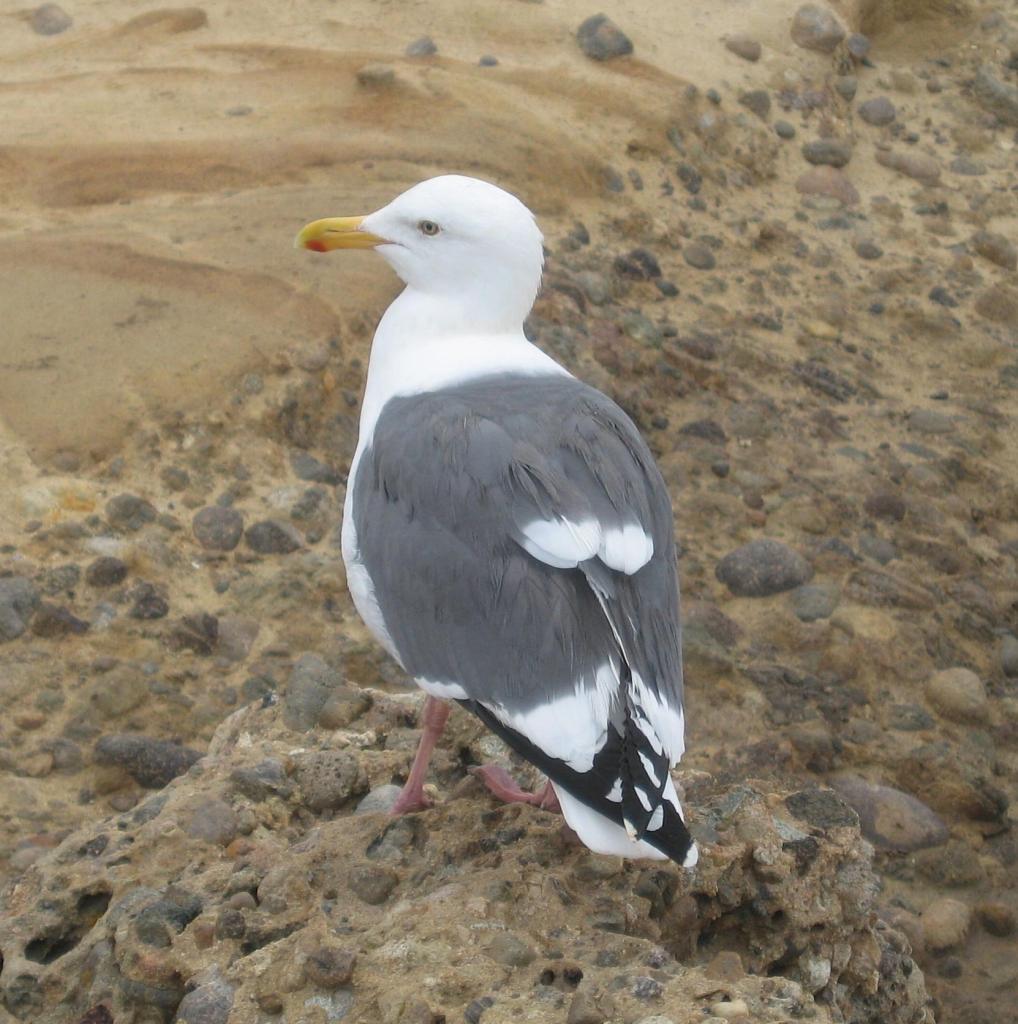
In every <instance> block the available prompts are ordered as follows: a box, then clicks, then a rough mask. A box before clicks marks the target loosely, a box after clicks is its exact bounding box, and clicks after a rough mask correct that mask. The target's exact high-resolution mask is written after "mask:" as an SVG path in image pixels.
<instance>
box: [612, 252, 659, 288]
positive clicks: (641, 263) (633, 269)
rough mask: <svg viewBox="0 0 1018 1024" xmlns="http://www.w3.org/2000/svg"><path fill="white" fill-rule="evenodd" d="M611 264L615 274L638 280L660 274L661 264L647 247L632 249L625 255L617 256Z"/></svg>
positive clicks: (648, 279) (646, 279) (648, 278)
mask: <svg viewBox="0 0 1018 1024" xmlns="http://www.w3.org/2000/svg"><path fill="white" fill-rule="evenodd" d="M613 266H614V269H615V272H616V273H617V274H621V275H622V276H623V277H629V278H633V279H634V280H638V281H650V280H651V279H652V278H656V277H660V276H661V264H659V263H658V261H657V257H656V256H655V255H654V254H653V253H652V252H650V251H649V250H647V249H633V250H631V251H630V252H629V253H628V255H626V256H618V257H616V259H615V262H614V264H613Z"/></svg>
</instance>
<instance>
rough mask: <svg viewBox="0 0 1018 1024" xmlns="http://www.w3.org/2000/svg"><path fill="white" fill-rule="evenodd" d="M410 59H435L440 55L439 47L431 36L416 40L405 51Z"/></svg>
mask: <svg viewBox="0 0 1018 1024" xmlns="http://www.w3.org/2000/svg"><path fill="white" fill-rule="evenodd" d="M404 52H405V53H406V55H407V56H408V57H433V56H434V55H435V54H436V53H438V46H437V45H436V44H435V40H434V39H432V38H431V36H421V38H420V39H415V40H414V41H413V42H412V43H411V44H410V45H409V46H408V47H407V48H406V50H405V51H404Z"/></svg>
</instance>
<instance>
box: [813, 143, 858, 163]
mask: <svg viewBox="0 0 1018 1024" xmlns="http://www.w3.org/2000/svg"><path fill="white" fill-rule="evenodd" d="M802 155H803V156H804V157H805V158H806V160H807V161H808V162H809V163H811V164H821V165H824V166H826V167H844V166H845V164H847V163H848V162H849V160H851V159H852V143H851V142H849V141H847V140H846V139H814V140H813V141H812V142H806V143H804V144H803V147H802Z"/></svg>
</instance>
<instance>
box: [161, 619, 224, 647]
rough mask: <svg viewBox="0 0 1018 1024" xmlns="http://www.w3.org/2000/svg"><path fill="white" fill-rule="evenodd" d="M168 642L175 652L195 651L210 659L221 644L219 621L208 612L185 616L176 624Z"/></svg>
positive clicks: (168, 637)
mask: <svg viewBox="0 0 1018 1024" xmlns="http://www.w3.org/2000/svg"><path fill="white" fill-rule="evenodd" d="M167 642H168V644H169V646H170V647H171V648H173V649H174V650H178V651H179V650H187V651H194V653H195V654H199V655H201V656H202V657H208V656H209V655H210V654H212V652H213V651H214V650H215V649H216V645H217V644H218V643H219V620H218V619H217V618H216V616H215V615H209V614H208V612H200V613H198V614H196V615H185V616H184V617H183V618H182V619H181V620H180V621H179V622H177V623H175V624H174V626H173V628H172V629H171V630H170V633H169V635H168V636H167Z"/></svg>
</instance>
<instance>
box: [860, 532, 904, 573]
mask: <svg viewBox="0 0 1018 1024" xmlns="http://www.w3.org/2000/svg"><path fill="white" fill-rule="evenodd" d="M859 550H860V551H861V552H862V553H863V554H864V555H865V556H866V557H867V558H872V559H873V561H874V562H878V563H879V564H880V565H887V563H888V562H891V561H893V560H894V559H895V558H897V557H898V549H897V548H896V547H895V546H894V545H893V544H892V543H891V542H890V541H889V540H886V539H885V538H883V537H877V536H876V535H875V534H872V533H864V534H862V535H861V536H860V537H859Z"/></svg>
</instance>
